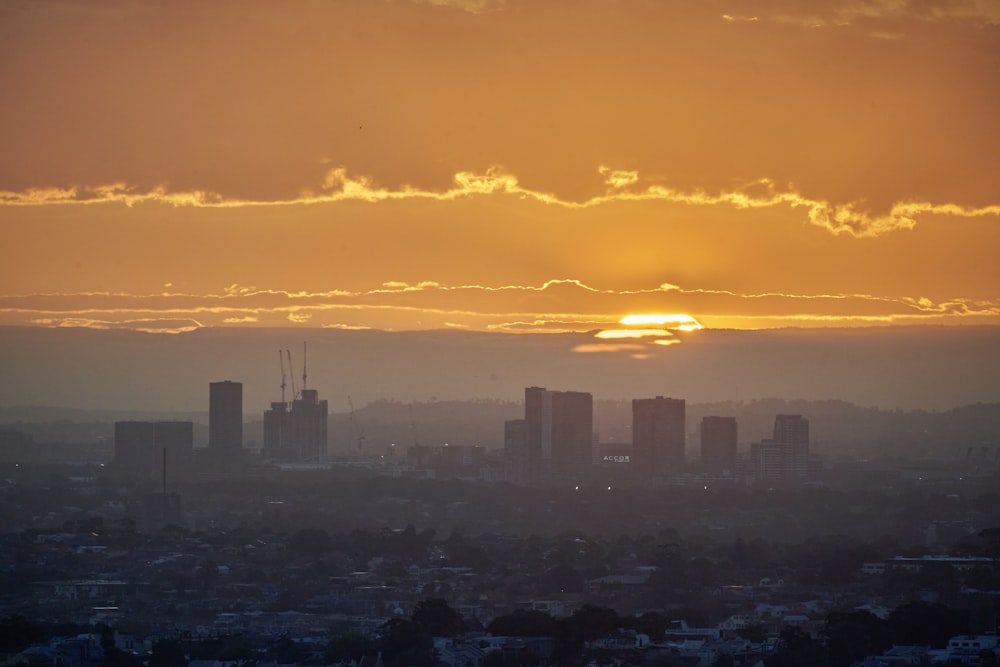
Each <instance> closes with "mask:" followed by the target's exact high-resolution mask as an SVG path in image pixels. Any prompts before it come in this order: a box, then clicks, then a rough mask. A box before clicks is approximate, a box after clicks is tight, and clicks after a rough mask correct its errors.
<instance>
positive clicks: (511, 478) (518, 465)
mask: <svg viewBox="0 0 1000 667" xmlns="http://www.w3.org/2000/svg"><path fill="white" fill-rule="evenodd" d="M503 458H504V475H505V477H506V479H507V481H508V482H511V483H512V484H527V483H528V481H529V479H530V478H529V477H528V470H529V466H528V422H527V420H525V419H511V420H508V421H505V422H504V424H503Z"/></svg>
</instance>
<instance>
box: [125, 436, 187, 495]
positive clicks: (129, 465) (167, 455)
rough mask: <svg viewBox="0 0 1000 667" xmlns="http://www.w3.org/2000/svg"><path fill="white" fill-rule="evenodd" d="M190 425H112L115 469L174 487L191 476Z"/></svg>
mask: <svg viewBox="0 0 1000 667" xmlns="http://www.w3.org/2000/svg"><path fill="white" fill-rule="evenodd" d="M193 455H194V424H193V423H191V422H188V421H120V422H115V467H116V468H117V469H118V470H121V471H123V472H127V473H131V474H135V475H138V476H140V477H142V478H145V479H161V478H166V482H167V483H168V484H171V485H172V484H175V483H176V481H177V480H178V479H183V478H185V477H187V476H188V475H189V474H190V473H191V464H192V459H193Z"/></svg>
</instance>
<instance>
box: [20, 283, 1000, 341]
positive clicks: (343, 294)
mask: <svg viewBox="0 0 1000 667" xmlns="http://www.w3.org/2000/svg"><path fill="white" fill-rule="evenodd" d="M387 284H388V285H391V288H387V287H386V286H385V285H383V286H381V287H379V288H376V289H373V290H367V291H358V292H347V291H344V290H330V291H325V292H316V293H307V292H286V291H283V290H262V289H258V288H255V287H248V286H239V285H230V286H228V287H227V288H225V289H224V290H223V291H222V292H221V293H217V294H208V295H189V294H184V295H178V294H174V295H165V294H147V295H125V294H121V293H114V294H110V293H109V294H105V293H100V294H96V295H95V294H94V293H89V294H72V293H66V294H45V295H28V296H20V297H0V324H8V325H25V324H28V325H34V326H83V327H90V328H109V327H112V326H114V327H121V328H135V329H139V328H142V329H143V330H153V329H154V327H152V326H150V324H151V323H155V322H165V323H167V324H165V325H164V328H162V329H156V330H159V331H165V332H176V331H177V330H178V329H179V327H177V326H174V325H173V324H170V323H176V322H178V321H184V322H185V324H184V325H183V326H185V327H192V326H193V327H195V328H198V327H202V326H249V327H258V326H261V327H266V326H289V325H296V326H309V327H330V328H344V329H371V328H382V329H389V330H398V329H427V328H462V329H467V330H478V331H498V332H530V331H544V332H573V331H575V332H580V331H596V330H600V331H603V332H606V333H604V334H602V336H604V337H606V338H615V337H619V338H620V337H623V336H636V335H639V334H642V336H643V337H649V336H658V337H661V338H662V337H664V336H669V335H670V334H668V333H661V331H662V332H666V331H667V330H668V329H685V328H686V327H690V328H699V327H701V326H705V327H709V328H731V327H734V326H737V325H740V326H741V327H745V326H746V325H748V324H749V325H751V326H750V328H767V327H775V326H779V327H780V326H790V325H797V324H812V325H817V324H819V325H824V326H831V325H838V324H840V325H850V324H858V323H861V324H864V323H894V322H896V323H921V322H933V323H947V322H954V323H957V322H960V321H963V320H968V318H972V319H975V320H978V321H980V322H983V323H996V322H997V321H998V320H1000V302H996V301H988V300H971V299H961V298H952V299H944V300H937V301H935V300H931V299H929V298H927V297H923V296H919V297H913V296H897V297H890V296H877V295H870V294H812V295H810V294H793V293H750V294H741V293H738V292H734V291H727V290H707V289H690V290H688V289H684V288H681V287H678V286H676V285H673V284H663V285H661V286H659V287H656V288H649V289H641V290H607V289H598V288H595V287H593V286H590V285H587V284H585V283H583V282H581V281H578V280H573V279H559V280H550V281H547V282H545V283H542V284H541V285H523V286H518V285H501V286H479V285H454V286H451V285H441V284H438V283H430V282H426V283H418V285H416V286H414V285H409V284H407V283H403V282H391V283H387ZM553 290H557V291H556V292H552V291H553ZM566 290H569V291H568V292H567V291H566ZM550 292H552V293H550ZM535 296H537V298H538V300H537V302H535V301H533V299H534V297H535ZM637 297H641V298H642V299H643V300H642V301H641V302H639V303H640V305H639V306H638V307H637V302H636V301H635V299H636V298H637ZM553 298H555V299H558V301H559V302H560V303H573V305H574V307H575V309H576V310H575V311H570V312H565V311H564V312H553V311H552V310H551V305H552V302H553V301H552V300H553ZM650 299H653V300H650ZM751 303H753V305H750V304H751ZM642 304H645V305H642ZM650 304H653V307H650ZM806 304H808V308H804V306H806ZM664 312H673V313H676V314H674V315H670V316H669V317H668V316H665V315H662V314H658V313H664ZM654 321H655V322H660V321H663V323H664V324H663V326H661V327H660V328H659V329H657V330H653V331H639V329H647V328H649V327H648V323H650V322H654ZM630 322H635V323H636V324H637V325H638V324H642V325H643V326H642V327H637V328H635V329H632V330H631V331H632V332H636V331H639V333H629V331H630V330H628V329H624V330H623V329H622V327H621V325H622V324H623V323H624V324H628V323H630ZM608 332H610V333H608ZM616 332H624V333H616Z"/></svg>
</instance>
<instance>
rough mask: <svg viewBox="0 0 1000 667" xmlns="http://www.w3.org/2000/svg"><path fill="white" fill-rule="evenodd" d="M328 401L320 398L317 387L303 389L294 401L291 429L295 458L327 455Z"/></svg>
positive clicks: (315, 458)
mask: <svg viewBox="0 0 1000 667" xmlns="http://www.w3.org/2000/svg"><path fill="white" fill-rule="evenodd" d="M328 415H329V409H328V407H327V403H326V401H325V400H324V401H321V400H319V392H318V391H316V390H315V389H303V390H302V393H301V395H300V396H299V398H297V399H295V400H294V401H292V412H291V429H292V447H293V449H294V451H295V452H296V456H295V458H297V459H299V460H300V461H319V460H322V459H325V458H326V455H327V416H328Z"/></svg>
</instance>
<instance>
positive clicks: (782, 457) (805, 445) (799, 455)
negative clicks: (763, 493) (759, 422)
mask: <svg viewBox="0 0 1000 667" xmlns="http://www.w3.org/2000/svg"><path fill="white" fill-rule="evenodd" d="M750 463H751V466H752V467H753V472H754V476H755V477H756V478H757V480H758V481H768V482H770V481H778V480H804V479H807V478H808V477H809V420H808V419H805V418H804V417H802V415H777V416H776V417H775V418H774V437H773V438H769V439H766V440H762V441H761V442H759V443H754V444H753V445H751V446H750Z"/></svg>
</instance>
